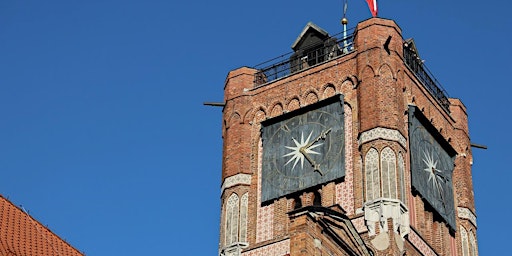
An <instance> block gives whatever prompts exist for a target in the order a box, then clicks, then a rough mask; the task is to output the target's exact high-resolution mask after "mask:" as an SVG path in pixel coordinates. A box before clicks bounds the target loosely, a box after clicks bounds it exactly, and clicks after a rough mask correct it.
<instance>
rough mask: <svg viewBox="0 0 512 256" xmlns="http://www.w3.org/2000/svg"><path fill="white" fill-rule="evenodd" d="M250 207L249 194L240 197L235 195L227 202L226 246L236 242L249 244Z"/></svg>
mask: <svg viewBox="0 0 512 256" xmlns="http://www.w3.org/2000/svg"><path fill="white" fill-rule="evenodd" d="M248 206H249V193H245V194H243V195H242V197H240V198H239V197H238V195H237V194H235V193H233V194H231V196H229V198H228V200H227V202H226V207H225V209H226V215H225V218H224V219H225V226H224V230H225V234H224V241H225V246H229V245H231V244H233V243H236V242H247V214H248V213H247V210H248Z"/></svg>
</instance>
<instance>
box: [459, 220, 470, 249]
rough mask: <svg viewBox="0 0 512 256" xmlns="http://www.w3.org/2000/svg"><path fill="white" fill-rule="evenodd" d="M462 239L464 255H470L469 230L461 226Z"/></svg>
mask: <svg viewBox="0 0 512 256" xmlns="http://www.w3.org/2000/svg"><path fill="white" fill-rule="evenodd" d="M460 239H461V240H462V256H469V242H468V232H467V231H466V229H465V228H464V227H463V226H460Z"/></svg>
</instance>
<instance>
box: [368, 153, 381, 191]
mask: <svg viewBox="0 0 512 256" xmlns="http://www.w3.org/2000/svg"><path fill="white" fill-rule="evenodd" d="M364 170H365V181H366V201H371V200H374V199H377V198H379V197H380V173H379V152H378V151H377V150H376V149H375V148H371V149H370V150H368V152H367V153H366V156H365V158H364Z"/></svg>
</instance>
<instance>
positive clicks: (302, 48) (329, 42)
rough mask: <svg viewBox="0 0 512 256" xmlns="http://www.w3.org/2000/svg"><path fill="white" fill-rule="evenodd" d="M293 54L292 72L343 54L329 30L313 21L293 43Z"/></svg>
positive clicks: (291, 58)
mask: <svg viewBox="0 0 512 256" xmlns="http://www.w3.org/2000/svg"><path fill="white" fill-rule="evenodd" d="M292 50H293V51H294V53H293V55H292V56H291V57H290V61H291V63H290V64H291V72H292V73H294V72H297V71H299V70H302V69H305V68H308V67H311V66H313V65H316V64H319V63H322V62H324V61H326V60H329V59H331V58H333V57H335V56H338V55H340V54H341V49H340V47H339V46H338V45H337V43H336V39H335V38H332V37H331V36H330V35H329V33H327V31H325V30H323V29H322V28H320V27H319V26H317V25H315V24H314V23H312V22H308V24H307V25H306V26H305V27H304V29H302V32H301V33H300V35H299V36H298V37H297V39H296V40H295V42H294V43H293V44H292Z"/></svg>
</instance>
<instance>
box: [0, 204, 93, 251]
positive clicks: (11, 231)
mask: <svg viewBox="0 0 512 256" xmlns="http://www.w3.org/2000/svg"><path fill="white" fill-rule="evenodd" d="M0 255H5V256H34V255H37V256H53V255H55V256H68V255H84V254H83V253H81V252H80V251H78V250H77V249H75V248H73V246H71V245H70V244H68V243H67V242H66V241H64V240H62V239H61V238H60V237H59V236H57V235H56V234H55V233H53V232H52V231H51V230H49V229H48V228H47V227H45V226H43V225H42V224H41V223H39V222H38V221H37V220H36V219H34V218H33V217H32V216H30V215H28V214H27V213H25V212H24V211H23V210H22V209H20V208H19V207H17V206H15V205H14V204H13V203H11V202H10V201H9V200H7V199H6V198H4V197H3V196H1V195H0Z"/></svg>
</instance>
